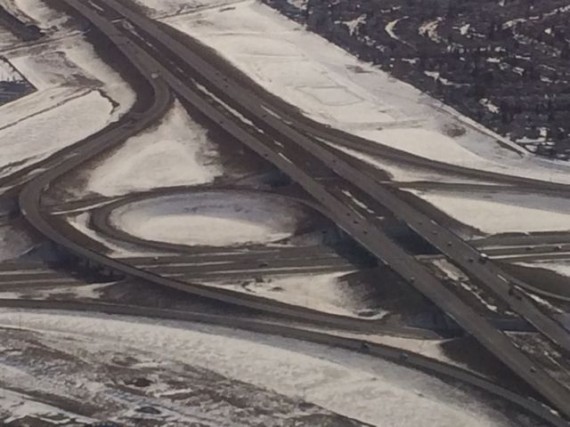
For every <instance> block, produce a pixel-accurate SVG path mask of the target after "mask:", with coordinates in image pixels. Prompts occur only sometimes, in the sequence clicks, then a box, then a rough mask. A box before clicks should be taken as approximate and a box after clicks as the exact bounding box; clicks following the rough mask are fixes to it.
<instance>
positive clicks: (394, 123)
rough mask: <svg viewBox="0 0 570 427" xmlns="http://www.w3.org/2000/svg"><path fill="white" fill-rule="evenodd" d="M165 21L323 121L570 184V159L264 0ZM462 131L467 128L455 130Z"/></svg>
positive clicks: (477, 164)
mask: <svg viewBox="0 0 570 427" xmlns="http://www.w3.org/2000/svg"><path fill="white" fill-rule="evenodd" d="M165 22H167V23H168V24H170V25H172V26H174V27H175V28H177V29H179V30H181V31H183V32H185V33H188V34H190V35H191V36H194V37H196V38H197V39H199V40H201V41H202V42H204V43H206V44H207V45H210V46H212V47H213V48H214V49H216V50H217V51H219V52H220V53H221V54H222V55H223V56H224V57H226V58H227V59H228V60H230V61H231V62H232V63H233V64H234V65H236V66H237V67H238V68H240V69H241V70H242V71H244V72H245V73H246V74H247V75H248V76H250V77H251V78H253V79H254V80H255V81H256V82H258V83H259V84H261V85H262V86H264V87H265V88H266V89H268V90H269V91H271V92H273V93H275V94H276V95H278V96H280V97H282V98H283V99H285V100H286V101H288V102H289V103H291V104H293V105H295V106H297V107H299V108H300V109H301V110H303V111H304V112H305V113H306V114H307V115H309V116H310V117H312V118H314V119H315V120H317V121H320V122H323V123H326V124H329V125H331V126H333V127H336V128H340V129H343V130H346V131H348V132H351V133H354V134H358V135H362V136H364V137H366V138H369V139H372V140H374V141H377V142H378V143H381V144H385V145H389V146H392V147H396V148H401V149H402V150H405V151H409V152H412V153H415V154H417V155H420V156H425V157H429V158H434V159H436V160H440V161H443V162H448V163H452V164H460V165H463V166H469V167H474V168H479V169H486V170H492V171H498V172H503V173H507V174H513V175H521V176H526V177H535V178H537V179H544V180H553V181H561V182H570V174H568V170H569V168H570V166H568V165H567V164H564V163H552V162H547V161H545V160H541V159H538V158H535V157H534V156H532V155H529V154H527V153H526V152H524V151H523V150H522V149H520V148H519V147H518V146H516V145H515V144H513V143H510V142H509V141H506V140H504V139H503V138H501V137H500V136H498V135H495V134H493V133H491V132H490V131H489V130H487V129H484V128H482V127H481V126H479V125H478V124H476V123H474V122H472V121H470V120H469V119H467V118H464V117H462V116H460V115H459V114H458V113H457V112H455V111H452V110H451V109H449V108H447V107H445V106H443V105H441V103H439V102H438V101H436V100H434V99H431V98H429V97H428V96H426V95H424V94H422V93H421V92H419V91H418V90H416V89H415V88H413V87H412V86H410V85H407V84H405V83H403V82H400V81H398V80H395V79H393V78H391V77H390V76H389V75H388V74H386V73H384V72H383V71H381V70H379V69H377V68H375V67H372V66H370V65H368V64H366V63H363V62H360V61H358V60H357V59H356V58H355V57H353V56H351V55H349V54H348V53H346V52H345V51H343V50H341V49H339V48H337V47H335V46H334V45H332V44H330V43H328V42H327V41H325V40H324V39H322V38H321V37H319V36H317V35H315V34H312V33H309V32H307V31H303V28H302V26H300V25H299V24H296V23H294V22H292V21H289V20H287V19H286V18H284V17H283V16H281V15H280V14H279V13H277V12H276V11H274V10H272V9H270V8H269V7H266V6H264V5H262V4H260V3H259V2H256V1H253V0H245V1H242V2H239V3H232V4H231V7H224V8H219V7H218V8H216V7H212V8H208V9H206V10H204V11H200V12H196V13H188V14H183V15H179V16H173V17H171V18H167V19H166V20H165ZM457 129H462V130H464V131H465V133H464V134H463V135H460V136H457V137H453V138H452V137H450V136H448V135H451V134H454V133H455V134H456V133H457V132H456V130H457ZM497 140H501V141H502V144H498V143H497ZM507 146H508V147H509V148H505V147H507Z"/></svg>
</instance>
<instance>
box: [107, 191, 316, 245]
mask: <svg viewBox="0 0 570 427" xmlns="http://www.w3.org/2000/svg"><path fill="white" fill-rule="evenodd" d="M305 215H306V213H305V211H304V210H303V209H302V208H301V207H300V206H296V205H295V204H293V203H292V202H291V201H290V200H287V199H283V198H281V197H276V196H271V195H258V194H253V193H243V192H202V193H190V194H182V195H179V194H177V195H170V196H160V197H153V198H150V199H145V200H142V201H138V202H133V203H129V204H126V205H123V206H121V207H119V208H117V209H116V210H114V211H113V212H112V213H111V215H110V222H111V224H112V225H113V226H114V227H116V228H118V229H120V230H123V231H125V232H127V233H129V234H131V235H133V236H136V237H139V238H142V239H145V240H153V241H159V242H168V243H178V244H185V245H188V246H194V245H208V246H232V245H240V244H249V243H269V242H274V241H278V240H282V239H285V238H287V237H290V236H291V235H293V234H294V233H295V231H296V230H297V228H298V226H299V223H300V221H302V220H303V218H304V217H305Z"/></svg>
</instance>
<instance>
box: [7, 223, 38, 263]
mask: <svg viewBox="0 0 570 427" xmlns="http://www.w3.org/2000/svg"><path fill="white" fill-rule="evenodd" d="M31 247H32V242H31V240H30V237H29V236H28V235H27V234H25V233H24V232H23V231H22V230H18V228H16V227H14V226H12V225H11V224H10V223H6V224H2V223H0V262H1V261H6V260H9V259H14V258H18V257H19V256H21V255H23V254H24V253H26V252H27V251H29V250H30V249H31Z"/></svg>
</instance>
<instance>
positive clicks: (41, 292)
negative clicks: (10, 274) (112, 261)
mask: <svg viewBox="0 0 570 427" xmlns="http://www.w3.org/2000/svg"><path fill="white" fill-rule="evenodd" d="M23 274H24V273H23ZM0 278H1V274H0ZM111 285H112V284H111V283H95V284H80V282H77V284H75V285H71V286H69V285H66V284H57V282H54V283H51V284H48V283H46V284H45V285H43V286H34V287H33V288H31V287H29V286H28V287H26V285H22V287H21V288H20V289H17V290H16V289H11V290H7V289H4V288H3V287H2V288H0V298H1V299H26V300H30V299H34V300H48V299H49V300H52V299H65V300H69V299H71V300H74V301H75V300H96V299H99V298H100V297H101V292H103V291H104V290H105V288H107V287H109V286H111Z"/></svg>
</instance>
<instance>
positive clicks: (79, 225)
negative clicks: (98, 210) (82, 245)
mask: <svg viewBox="0 0 570 427" xmlns="http://www.w3.org/2000/svg"><path fill="white" fill-rule="evenodd" d="M90 218H91V217H90V214H89V213H88V212H82V213H80V214H77V215H70V216H68V217H67V222H68V223H69V224H70V225H71V226H72V227H73V228H75V229H76V230H77V231H79V232H80V233H82V234H83V235H85V236H87V237H88V238H89V239H91V240H93V241H94V242H97V243H100V244H101V245H102V246H103V247H104V248H106V249H107V253H108V254H109V255H111V256H122V257H129V256H154V255H164V254H165V252H164V251H160V253H157V252H156V251H152V250H145V249H144V248H139V247H134V246H133V245H129V244H128V243H125V242H120V241H116V240H113V239H111V238H109V237H107V236H103V235H101V234H100V233H98V232H97V231H95V230H93V229H92V228H91V226H90Z"/></svg>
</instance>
